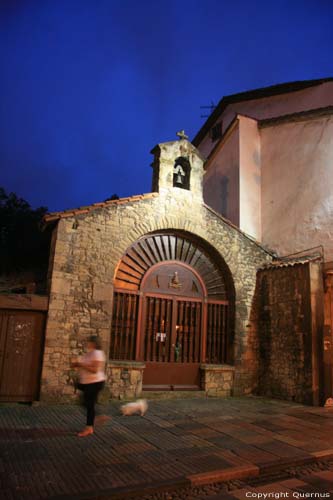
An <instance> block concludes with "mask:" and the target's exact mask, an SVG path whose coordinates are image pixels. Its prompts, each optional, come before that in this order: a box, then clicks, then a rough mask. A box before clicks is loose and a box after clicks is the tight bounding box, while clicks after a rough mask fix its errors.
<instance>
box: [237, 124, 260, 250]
mask: <svg viewBox="0 0 333 500" xmlns="http://www.w3.org/2000/svg"><path fill="white" fill-rule="evenodd" d="M238 120H239V131H240V132H239V164H240V167H239V227H240V229H242V231H245V232H246V233H248V234H250V235H251V236H253V237H254V238H256V239H257V240H259V241H260V240H261V161H260V135H259V130H258V122H257V121H256V120H253V119H252V118H247V117H244V116H239V117H238Z"/></svg>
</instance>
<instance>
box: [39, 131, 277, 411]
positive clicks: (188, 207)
mask: <svg viewBox="0 0 333 500" xmlns="http://www.w3.org/2000/svg"><path fill="white" fill-rule="evenodd" d="M153 152H154V155H155V161H154V163H153V168H154V189H155V190H156V192H153V193H150V194H148V195H143V196H134V197H131V198H125V199H121V200H114V201H109V202H104V203H100V204H98V203H97V204H95V205H91V206H89V207H82V208H80V209H78V210H72V211H67V212H61V213H55V214H51V215H50V216H48V217H47V218H46V222H47V223H49V224H52V223H53V224H54V229H53V231H54V238H53V242H54V244H53V247H52V253H51V255H52V259H51V265H50V271H49V278H50V279H49V284H50V291H49V292H50V302H49V313H48V321H47V327H46V338H45V352H44V360H43V371H42V384H41V399H42V400H56V401H59V400H61V401H63V400H66V399H68V398H71V397H72V394H73V389H72V386H71V384H70V383H69V382H68V380H69V377H68V373H69V362H70V358H71V357H72V356H76V355H79V354H81V352H82V350H83V347H84V342H85V339H86V338H87V336H88V335H90V334H99V335H100V337H101V339H102V342H103V348H104V349H105V351H106V352H108V350H109V341H110V327H111V312H112V296H113V280H114V276H115V272H116V269H117V265H118V263H119V261H120V259H121V258H122V256H123V255H124V253H125V252H126V249H127V248H128V247H129V246H130V245H131V244H133V243H134V242H135V241H136V240H138V239H139V238H141V237H142V236H144V235H147V234H149V233H152V232H154V231H159V230H169V231H174V232H175V233H177V231H181V232H182V234H184V233H185V234H186V233H187V234H189V235H195V236H196V237H198V238H200V239H201V240H202V241H203V242H204V243H205V244H206V247H207V248H214V249H215V250H216V251H217V252H218V253H219V255H220V256H221V258H222V259H223V260H224V261H225V263H226V265H227V266H228V268H229V270H230V273H231V275H232V277H233V281H234V289H235V304H234V305H235V334H234V367H235V374H234V388H233V392H234V394H235V395H241V394H245V393H250V392H251V391H252V389H253V387H254V386H255V377H256V373H255V372H254V369H253V359H254V357H255V355H256V353H255V351H254V350H253V349H252V346H251V344H249V342H248V332H249V329H251V328H254V326H253V325H251V321H250V317H251V308H252V301H253V296H254V291H255V286H256V273H257V269H258V268H259V267H260V266H262V265H264V264H265V263H268V262H270V261H271V260H272V257H271V255H270V254H269V253H268V252H267V251H265V250H264V249H263V248H262V247H261V246H260V245H259V244H258V243H256V242H255V241H253V240H252V239H251V238H249V237H247V236H246V235H245V234H243V233H242V232H241V231H240V230H238V229H237V228H235V227H234V226H233V225H232V224H231V223H230V222H228V221H227V220H225V219H223V217H221V216H220V215H218V214H217V213H216V212H214V210H212V209H211V208H209V207H208V206H207V205H205V204H204V203H203V199H202V177H203V172H204V171H203V159H202V158H201V157H200V155H199V153H198V152H197V151H196V149H195V148H194V147H193V146H192V144H191V143H189V142H188V141H186V140H180V141H175V142H170V143H165V144H162V145H159V146H157V147H156V148H155V149H154V150H153ZM177 156H186V157H187V158H189V161H190V163H191V165H192V171H191V189H190V190H186V189H181V188H178V187H173V186H172V177H173V172H172V167H173V161H174V159H175V158H176V157H177ZM109 369H110V370H111V371H112V374H113V375H112V377H113V378H114V377H115V370H116V371H117V370H118V368H115V367H114V366H110V368H109ZM123 373H124V372H123ZM109 376H110V375H109ZM112 377H111V378H112ZM116 377H118V375H116ZM121 377H122V375H120V378H121ZM122 380H124V379H122ZM136 383H137V382H134V385H135V384H136ZM139 385H140V384H138V385H137V386H136V388H135V389H133V388H131V389H130V392H131V394H132V393H133V394H134V395H135V396H137V395H138V394H139V389H138V387H139ZM126 390H127V389H126ZM111 392H112V393H113V395H114V396H115V392H117V391H115V387H114V385H112V388H111ZM118 396H119V394H118Z"/></svg>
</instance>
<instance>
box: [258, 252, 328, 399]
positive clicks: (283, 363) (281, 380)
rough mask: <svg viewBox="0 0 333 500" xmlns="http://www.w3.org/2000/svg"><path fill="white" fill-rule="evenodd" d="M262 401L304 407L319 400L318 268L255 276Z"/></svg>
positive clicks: (303, 265)
mask: <svg viewBox="0 0 333 500" xmlns="http://www.w3.org/2000/svg"><path fill="white" fill-rule="evenodd" d="M258 291H259V294H258V314H259V318H258V320H259V321H258V323H259V325H258V338H257V340H258V344H257V348H258V360H259V377H258V380H259V387H258V392H259V394H260V395H264V396H268V397H278V398H281V399H288V400H292V401H297V402H300V403H307V404H319V403H320V402H323V401H320V399H321V395H320V387H321V385H322V384H321V380H320V379H321V367H322V362H320V360H321V359H322V352H321V348H322V329H323V315H322V310H321V308H318V307H317V306H316V303H320V302H321V303H322V300H323V280H322V272H321V263H320V262H304V263H299V264H295V265H293V266H290V265H289V266H284V267H278V268H274V267H270V268H268V269H265V270H262V271H260V272H259V274H258Z"/></svg>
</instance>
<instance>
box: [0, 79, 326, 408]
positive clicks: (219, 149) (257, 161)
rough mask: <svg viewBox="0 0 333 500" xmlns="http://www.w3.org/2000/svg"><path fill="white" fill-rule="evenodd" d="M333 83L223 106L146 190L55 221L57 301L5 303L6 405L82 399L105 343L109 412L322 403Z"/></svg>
mask: <svg viewBox="0 0 333 500" xmlns="http://www.w3.org/2000/svg"><path fill="white" fill-rule="evenodd" d="M332 85H333V81H332V79H324V80H316V81H308V82H294V83H291V84H283V85H277V86H274V87H269V88H265V89H257V90H255V91H251V92H245V93H241V94H235V95H233V96H227V97H224V98H223V99H222V100H221V101H220V103H219V104H218V105H217V106H216V108H215V109H214V110H213V111H212V114H211V115H210V116H209V117H208V119H207V121H206V123H205V124H204V125H203V127H202V128H201V130H200V131H199V132H198V134H197V135H196V137H195V138H194V140H193V141H192V142H190V141H189V140H188V137H187V136H186V134H185V132H184V131H180V132H178V133H177V137H176V138H175V140H171V141H169V142H162V143H159V144H157V145H156V146H155V147H154V148H153V149H152V151H151V153H152V158H153V161H152V165H151V168H152V170H151V173H152V187H151V192H148V193H146V194H143V195H141V194H138V195H134V196H131V197H127V198H121V199H114V200H109V201H104V202H97V203H94V204H92V205H89V206H85V207H79V208H76V209H72V210H65V211H62V212H54V213H50V214H48V215H46V216H45V217H44V221H43V229H44V230H45V231H49V232H50V233H51V234H52V239H51V251H50V259H49V268H48V274H47V280H46V281H47V283H46V288H47V294H45V295H43V296H42V295H37V294H31V293H26V294H22V295H17V294H16V295H14V294H7V295H5V294H2V295H1V296H0V319H1V325H2V337H1V342H2V344H3V345H5V351H6V352H5V351H4V352H5V355H3V356H2V357H1V356H0V370H1V374H2V377H1V381H0V400H1V401H34V400H41V401H45V402H47V401H57V402H63V401H71V400H73V398H75V397H76V396H75V390H74V379H75V373H74V372H73V371H72V370H71V368H70V359H71V358H72V357H75V356H79V355H80V354H82V352H83V350H84V347H85V341H86V339H87V337H88V336H89V335H92V334H98V335H99V337H100V338H101V341H102V345H103V350H104V351H105V352H106V354H107V384H106V389H105V393H104V394H103V397H104V398H105V399H110V398H111V399H131V398H136V397H140V396H142V395H145V396H146V397H148V398H149V394H152V393H153V392H154V393H161V392H164V393H165V392H170V391H176V392H177V391H178V392H179V393H180V394H182V393H183V391H192V392H193V394H197V395H199V394H200V395H204V396H206V397H225V396H233V395H235V396H241V395H249V394H254V395H262V396H267V397H277V398H282V399H287V400H291V401H297V402H300V403H306V404H312V405H319V404H324V403H325V401H326V399H327V398H329V397H330V396H332V392H333V384H332V378H333V377H332V373H333V368H332V359H333V356H332V349H333V347H332V346H333V342H332V314H331V311H332V310H333V307H332V305H333V298H332V297H333V293H332V292H331V290H332V288H333V287H332V285H333V281H332V282H331V279H332V278H333V266H332V265H331V264H332V262H333V243H332V242H333V238H332V237H331V233H330V231H329V229H328V228H329V220H330V219H329V217H330V214H331V208H332V207H333V203H331V200H332V199H333V193H332V189H331V187H330V184H329V182H328V180H329V178H330V171H331V170H330V169H332V162H330V161H329V160H330V158H331V159H332V158H333V154H332V153H333V151H332V148H333V142H332V139H331V137H332V134H330V131H331V126H332V117H331V115H332V106H333V99H332V95H333V89H332ZM147 168H148V167H147ZM316 169H317V170H318V169H319V171H320V173H321V175H317V176H316ZM305 179H311V181H312V187H311V188H309V189H308V186H307V184H306V182H305ZM288 203H289V205H288ZM288 207H289V209H288ZM323 249H324V250H323ZM13 367H14V369H15V371H16V375H17V376H16V377H15V379H13V377H12V376H11V374H12V372H13Z"/></svg>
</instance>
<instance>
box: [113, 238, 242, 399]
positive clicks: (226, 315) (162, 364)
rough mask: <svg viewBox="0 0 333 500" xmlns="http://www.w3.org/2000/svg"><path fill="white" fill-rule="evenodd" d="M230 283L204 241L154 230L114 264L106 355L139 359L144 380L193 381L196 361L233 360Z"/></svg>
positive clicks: (162, 384)
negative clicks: (143, 366) (141, 362)
mask: <svg viewBox="0 0 333 500" xmlns="http://www.w3.org/2000/svg"><path fill="white" fill-rule="evenodd" d="M233 331H234V286H233V280H232V277H231V273H230V271H229V268H228V267H227V265H226V263H225V262H224V260H223V259H222V257H221V256H220V255H219V254H218V252H217V251H216V250H215V249H214V248H213V247H211V246H210V245H209V244H207V242H204V241H203V240H201V239H200V238H198V237H195V236H194V235H192V234H189V233H185V232H177V231H159V232H155V233H152V234H148V235H145V236H143V237H142V238H140V239H139V240H137V241H136V242H135V243H133V245H131V246H130V247H129V248H128V249H127V251H126V252H125V254H124V255H123V257H122V259H121V260H120V262H119V263H118V266H117V269H116V272H115V279H114V294H113V312H112V325H111V338H110V359H111V360H123V361H126V360H127V361H143V362H145V365H146V368H145V370H144V374H143V386H144V388H146V389H149V388H164V389H166V390H167V389H173V388H175V387H183V388H193V389H194V388H199V387H200V365H201V364H214V365H216V364H221V365H222V364H226V363H227V364H232V362H233Z"/></svg>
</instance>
